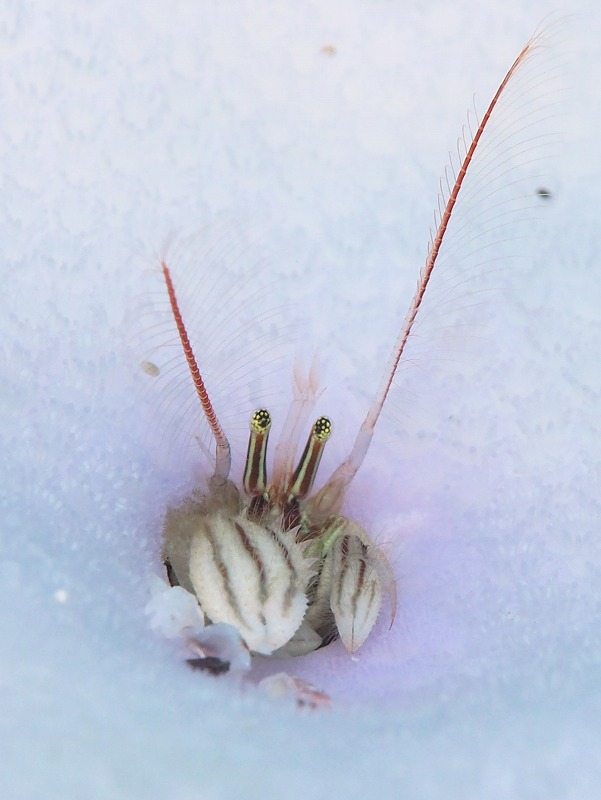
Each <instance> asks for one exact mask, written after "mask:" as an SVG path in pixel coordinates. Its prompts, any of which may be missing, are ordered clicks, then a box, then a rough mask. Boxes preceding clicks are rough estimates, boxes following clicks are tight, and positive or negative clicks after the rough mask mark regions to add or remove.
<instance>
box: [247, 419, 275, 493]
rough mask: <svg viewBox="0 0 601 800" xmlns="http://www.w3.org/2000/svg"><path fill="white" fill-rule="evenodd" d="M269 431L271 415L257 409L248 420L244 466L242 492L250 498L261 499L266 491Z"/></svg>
mask: <svg viewBox="0 0 601 800" xmlns="http://www.w3.org/2000/svg"><path fill="white" fill-rule="evenodd" d="M270 429H271V414H270V413H269V411H267V409H266V408H259V409H257V411H255V413H254V414H253V415H252V417H251V418H250V437H249V439H248V450H247V452H246V463H245V465H244V477H243V484H244V491H245V492H246V494H248V495H250V497H262V496H263V495H264V494H265V493H266V491H267V465H266V463H265V456H266V453H267V440H268V439H269V431H270Z"/></svg>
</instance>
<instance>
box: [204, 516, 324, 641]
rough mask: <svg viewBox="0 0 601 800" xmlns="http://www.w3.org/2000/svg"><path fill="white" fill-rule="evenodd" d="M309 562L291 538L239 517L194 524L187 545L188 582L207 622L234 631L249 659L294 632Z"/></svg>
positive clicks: (301, 612) (302, 604)
mask: <svg viewBox="0 0 601 800" xmlns="http://www.w3.org/2000/svg"><path fill="white" fill-rule="evenodd" d="M311 576H312V570H311V562H310V561H309V560H308V559H307V558H306V557H305V555H304V553H303V549H302V547H301V546H300V545H299V544H297V543H296V542H295V541H294V536H293V535H292V534H290V533H288V532H285V531H279V530H277V529H268V528H267V527H265V526H264V525H262V524H258V523H257V522H254V521H253V520H251V519H248V517H247V516H246V515H245V514H244V513H240V514H237V515H236V516H230V515H228V514H224V513H220V512H216V513H212V514H207V515H206V516H203V517H200V518H199V519H198V527H197V530H196V531H195V533H194V535H193V536H192V541H191V544H190V582H191V584H192V586H193V588H194V592H195V594H196V596H197V598H198V601H199V603H200V606H201V608H202V610H203V611H204V613H205V614H206V615H207V617H208V618H209V619H210V620H212V621H213V622H227V623H229V624H230V625H234V626H235V627H236V628H237V629H238V630H239V631H240V634H241V636H242V638H243V639H244V640H245V642H246V644H247V645H248V647H249V649H250V650H251V651H253V652H255V653H262V654H264V655H269V654H271V653H272V652H273V651H274V650H277V649H278V648H280V647H282V646H283V645H285V644H286V643H287V642H289V641H290V640H291V639H292V637H293V636H294V634H295V633H296V631H297V630H298V629H299V628H300V626H301V623H302V621H303V617H304V615H305V611H306V608H307V594H306V590H307V585H308V583H309V580H310V578H311Z"/></svg>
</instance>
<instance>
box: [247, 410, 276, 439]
mask: <svg viewBox="0 0 601 800" xmlns="http://www.w3.org/2000/svg"><path fill="white" fill-rule="evenodd" d="M270 428H271V414H270V413H269V411H267V409H266V408H259V409H258V410H257V411H255V413H254V414H253V415H252V417H251V418H250V429H251V431H252V432H253V433H267V431H268V430H269V429H270Z"/></svg>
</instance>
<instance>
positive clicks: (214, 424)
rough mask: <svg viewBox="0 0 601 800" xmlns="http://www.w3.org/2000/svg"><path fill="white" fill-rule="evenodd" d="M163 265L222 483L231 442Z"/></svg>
mask: <svg viewBox="0 0 601 800" xmlns="http://www.w3.org/2000/svg"><path fill="white" fill-rule="evenodd" d="M161 267H162V269H163V277H164V278H165V284H166V285H167V294H168V295H169V303H170V304H171V311H172V313H173V319H174V320H175V325H176V327H177V332H178V334H179V338H180V341H181V343H182V348H183V350H184V355H185V356H186V361H187V362H188V368H189V370H190V374H191V375H192V380H193V382H194V386H195V388H196V393H197V395H198V399H199V400H200V405H201V406H202V410H203V411H204V415H205V417H206V418H207V422H208V423H209V427H210V428H211V431H212V433H213V436H214V437H215V444H216V449H215V473H214V475H213V480H214V481H215V482H216V483H217V484H221V483H223V482H225V481H226V480H227V477H228V475H229V474H230V467H231V463H232V456H231V451H230V443H229V442H228V440H227V437H226V435H225V433H224V431H223V428H222V427H221V425H220V423H219V420H218V419H217V414H216V413H215V409H214V408H213V404H212V403H211V400H210V398H209V393H208V392H207V389H206V386H205V384H204V381H203V379H202V375H201V374H200V370H199V368H198V364H197V362H196V358H195V357H194V351H193V350H192V345H191V344H190V339H189V338H188V332H187V331H186V326H185V325H184V320H183V317H182V314H181V311H180V308H179V303H178V302H177V297H176V294H175V289H174V287H173V281H172V280H171V273H170V272H169V267H168V266H167V264H165V262H164V261H162V262H161Z"/></svg>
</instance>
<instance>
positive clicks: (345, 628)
mask: <svg viewBox="0 0 601 800" xmlns="http://www.w3.org/2000/svg"><path fill="white" fill-rule="evenodd" d="M349 527H350V526H349ZM372 548H373V549H375V548H374V546H373V545H367V544H365V543H364V542H363V541H362V538H360V537H359V536H357V535H355V534H353V533H345V534H343V535H341V536H340V537H339V538H338V539H337V540H336V541H335V542H334V544H333V545H332V549H331V550H330V552H329V554H328V560H330V566H331V570H332V572H331V590H330V608H331V609H332V612H333V614H334V619H335V620H336V627H337V628H338V632H339V634H340V638H341V639H342V643H343V644H344V646H345V647H346V649H347V650H348V651H349V652H350V653H354V652H355V650H358V649H359V648H360V647H361V645H362V644H363V642H364V641H365V640H366V639H367V637H368V636H369V633H370V631H371V629H372V628H373V626H374V624H375V622H376V619H377V618H378V614H379V613H380V609H381V607H382V583H381V580H380V573H379V570H378V559H377V558H376V559H374V558H373V557H372V553H371V550H372Z"/></svg>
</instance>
